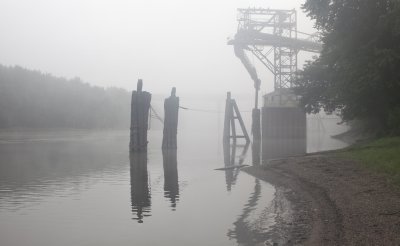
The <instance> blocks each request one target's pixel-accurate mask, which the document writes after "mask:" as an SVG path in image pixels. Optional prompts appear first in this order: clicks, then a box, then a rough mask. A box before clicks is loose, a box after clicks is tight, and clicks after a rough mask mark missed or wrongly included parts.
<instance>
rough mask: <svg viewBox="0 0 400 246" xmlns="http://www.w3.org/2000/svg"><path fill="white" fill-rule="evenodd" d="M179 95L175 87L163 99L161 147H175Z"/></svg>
mask: <svg viewBox="0 0 400 246" xmlns="http://www.w3.org/2000/svg"><path fill="white" fill-rule="evenodd" d="M178 113H179V97H177V96H176V88H175V87H173V88H172V90H171V96H170V97H169V98H167V99H165V101H164V132H163V134H164V136H163V142H162V148H163V149H177V146H178V144H177V134H178Z"/></svg>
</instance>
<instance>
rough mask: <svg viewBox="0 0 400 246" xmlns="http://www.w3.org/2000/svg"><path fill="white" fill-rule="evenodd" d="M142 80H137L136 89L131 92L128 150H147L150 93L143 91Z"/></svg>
mask: <svg viewBox="0 0 400 246" xmlns="http://www.w3.org/2000/svg"><path fill="white" fill-rule="evenodd" d="M142 89H143V81H142V80H141V79H139V80H138V82H137V90H136V91H133V92H132V101H131V132H130V143H129V150H130V152H142V151H147V130H148V128H149V124H148V119H149V110H150V102H151V94H150V93H149V92H147V91H143V90H142Z"/></svg>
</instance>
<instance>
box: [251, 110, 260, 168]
mask: <svg viewBox="0 0 400 246" xmlns="http://www.w3.org/2000/svg"><path fill="white" fill-rule="evenodd" d="M252 120H253V122H252V132H253V144H252V154H253V155H252V156H253V164H254V165H260V163H261V153H260V152H261V112H260V109H258V108H254V109H253V112H252Z"/></svg>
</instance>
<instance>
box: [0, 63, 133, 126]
mask: <svg viewBox="0 0 400 246" xmlns="http://www.w3.org/2000/svg"><path fill="white" fill-rule="evenodd" d="M129 117H130V94H129V93H128V92H127V91H126V90H123V89H118V88H107V89H104V88H101V87H96V86H90V85H89V84H87V83H83V82H82V81H81V80H80V79H79V78H74V79H72V80H67V79H64V78H57V77H54V76H52V75H50V74H43V73H40V72H38V71H30V70H27V69H24V68H21V67H18V66H17V67H5V66H1V65H0V128H9V127H31V128H76V129H89V128H128V127H129Z"/></svg>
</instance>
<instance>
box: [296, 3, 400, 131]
mask: <svg viewBox="0 0 400 246" xmlns="http://www.w3.org/2000/svg"><path fill="white" fill-rule="evenodd" d="M303 9H304V10H305V11H306V13H307V14H308V16H309V17H311V18H312V19H313V20H315V22H316V27H317V28H318V29H319V31H320V32H321V34H322V42H323V50H322V52H321V54H320V56H319V57H318V58H316V59H315V60H314V61H312V62H309V63H308V64H306V66H305V67H304V70H302V71H301V72H300V73H299V79H298V80H297V81H296V82H295V91H296V93H298V94H299V95H300V96H301V98H302V99H301V102H302V105H303V106H304V107H305V108H306V110H307V111H308V112H314V113H315V112H318V111H319V110H321V109H324V110H326V111H327V112H338V113H339V114H340V116H341V117H342V118H343V120H344V121H354V120H357V121H358V122H363V125H364V126H365V127H366V128H365V129H367V130H369V131H372V132H374V133H376V134H400V1H399V0H362V1H361V0H306V2H305V4H304V5H303Z"/></svg>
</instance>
